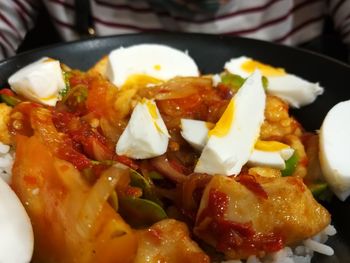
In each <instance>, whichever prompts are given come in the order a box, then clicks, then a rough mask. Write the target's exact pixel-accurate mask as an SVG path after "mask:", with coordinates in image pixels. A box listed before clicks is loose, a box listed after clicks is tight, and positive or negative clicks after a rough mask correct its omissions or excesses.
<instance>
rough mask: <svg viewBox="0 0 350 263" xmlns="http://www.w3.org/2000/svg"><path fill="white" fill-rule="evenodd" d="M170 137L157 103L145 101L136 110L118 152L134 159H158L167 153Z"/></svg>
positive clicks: (122, 137) (123, 135)
mask: <svg viewBox="0 0 350 263" xmlns="http://www.w3.org/2000/svg"><path fill="white" fill-rule="evenodd" d="M169 137H170V136H169V133H168V130H167V128H166V126H165V124H164V121H163V119H162V117H161V115H160V113H159V111H158V108H157V105H156V103H155V102H154V101H153V100H148V99H143V100H142V101H141V102H139V103H138V104H137V105H136V107H135V108H134V110H133V112H132V114H131V117H130V120H129V123H128V125H127V126H126V128H125V130H124V131H123V133H122V135H121V136H120V138H119V140H118V143H117V146H116V152H117V154H118V155H124V156H127V157H130V158H133V159H147V158H152V157H156V156H159V155H162V154H163V153H165V152H166V150H167V147H168V142H169Z"/></svg>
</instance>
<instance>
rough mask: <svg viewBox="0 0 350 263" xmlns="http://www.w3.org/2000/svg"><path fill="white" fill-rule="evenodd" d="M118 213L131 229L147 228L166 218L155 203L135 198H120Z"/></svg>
mask: <svg viewBox="0 0 350 263" xmlns="http://www.w3.org/2000/svg"><path fill="white" fill-rule="evenodd" d="M119 213H120V214H121V215H122V217H123V218H124V219H125V220H127V222H128V223H130V224H131V225H132V226H133V227H147V226H150V225H152V224H154V223H156V222H158V221H160V220H162V219H165V218H167V214H166V213H165V211H164V210H163V208H162V207H161V206H159V205H158V204H156V203H155V202H152V201H149V200H146V199H141V198H135V197H120V198H119Z"/></svg>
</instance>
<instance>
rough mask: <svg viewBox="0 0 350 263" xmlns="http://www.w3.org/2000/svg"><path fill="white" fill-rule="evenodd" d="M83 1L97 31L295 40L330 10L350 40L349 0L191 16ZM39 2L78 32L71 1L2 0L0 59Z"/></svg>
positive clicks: (66, 28) (243, 5)
mask: <svg viewBox="0 0 350 263" xmlns="http://www.w3.org/2000/svg"><path fill="white" fill-rule="evenodd" d="M83 1H84V0H83ZM85 1H90V6H91V26H92V29H93V32H94V33H95V34H96V35H99V36H104V35H115V34H127V33H138V32H150V31H158V32H159V31H160V32H162V31H178V32H200V33H209V34H224V35H234V36H243V37H249V38H256V39H262V40H268V41H273V42H277V43H282V44H286V45H297V44H301V43H304V42H307V41H310V40H312V39H314V38H315V37H317V36H319V35H320V34H321V33H322V29H323V22H324V17H325V15H330V16H331V17H332V18H333V21H334V24H335V27H336V30H337V31H338V32H339V34H340V35H341V36H342V38H343V41H344V42H345V43H346V44H349V45H350V0H277V1H276V0H224V1H222V0H221V1H219V2H220V3H221V4H220V5H219V6H218V7H217V8H216V9H215V11H214V12H195V11H193V12H190V15H188V14H181V12H178V10H176V9H172V8H167V6H166V5H161V4H155V2H158V3H159V2H161V1H155V0H129V1H128V0H85ZM192 1H193V0H192ZM164 2H169V0H167V1H166V0H164ZM173 2H174V1H173ZM188 2H191V1H188ZM197 2H198V1H197ZM41 4H44V5H45V6H46V8H47V10H48V11H49V13H50V16H51V18H52V21H53V23H54V25H55V26H56V28H57V30H58V32H59V33H60V35H61V36H62V38H63V39H64V40H67V41H71V40H76V39H78V38H79V37H80V36H79V33H78V32H77V30H76V26H75V19H76V9H75V1H74V0H1V1H0V59H1V58H4V57H8V56H12V55H14V54H15V53H16V50H17V48H18V46H19V44H20V43H21V41H22V40H23V38H24V37H25V34H26V32H27V31H28V30H29V29H31V28H32V27H33V26H34V21H35V18H36V16H37V10H38V9H39V6H40V5H41Z"/></svg>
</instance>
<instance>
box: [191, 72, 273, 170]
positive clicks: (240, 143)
mask: <svg viewBox="0 0 350 263" xmlns="http://www.w3.org/2000/svg"><path fill="white" fill-rule="evenodd" d="M265 100H266V95H265V91H264V88H263V85H262V80H261V73H260V72H259V71H255V72H254V73H253V74H252V75H251V76H250V77H248V79H247V80H246V81H245V82H244V84H243V85H242V87H241V88H240V89H239V90H238V92H237V93H236V95H235V96H234V97H233V98H232V99H231V101H230V103H229V104H228V106H227V108H226V110H225V112H224V113H223V115H222V116H221V118H220V119H219V121H218V122H217V123H216V125H215V127H214V128H213V129H211V130H210V131H209V133H208V136H209V138H208V141H207V144H206V145H205V147H204V149H203V152H202V154H201V156H200V158H199V160H198V162H197V165H196V167H195V172H198V173H207V174H221V175H237V174H239V172H240V171H241V168H242V166H243V165H244V164H245V163H246V162H247V161H248V159H249V156H250V154H251V152H252V150H253V148H254V145H255V143H256V140H257V138H258V137H259V133H260V126H261V124H262V123H263V121H264V109H265Z"/></svg>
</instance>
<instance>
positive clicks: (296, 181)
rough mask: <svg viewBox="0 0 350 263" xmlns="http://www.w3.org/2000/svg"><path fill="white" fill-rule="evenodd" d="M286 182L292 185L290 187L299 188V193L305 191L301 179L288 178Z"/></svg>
mask: <svg viewBox="0 0 350 263" xmlns="http://www.w3.org/2000/svg"><path fill="white" fill-rule="evenodd" d="M287 182H288V183H290V184H292V185H295V186H296V187H297V188H299V191H301V192H305V190H306V186H305V184H304V183H303V180H302V179H301V178H297V177H292V176H288V178H287Z"/></svg>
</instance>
